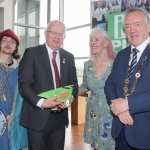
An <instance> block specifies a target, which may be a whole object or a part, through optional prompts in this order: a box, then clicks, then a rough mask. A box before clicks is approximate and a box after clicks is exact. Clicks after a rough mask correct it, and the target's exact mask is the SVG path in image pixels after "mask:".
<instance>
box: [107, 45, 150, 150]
mask: <svg viewBox="0 0 150 150" xmlns="http://www.w3.org/2000/svg"><path fill="white" fill-rule="evenodd" d="M149 50H150V47H149V46H147V47H146V49H145V50H144V52H143V54H142V56H141V58H140V60H139V62H138V63H137V65H136V66H135V69H134V72H133V74H132V76H131V78H130V83H129V90H128V91H129V92H130V91H131V88H132V87H133V83H134V81H135V73H136V72H137V71H138V68H139V66H140V64H141V62H142V60H143V58H144V56H145V55H146V54H147V60H146V61H145V62H144V66H143V68H142V69H141V77H140V78H139V79H138V81H137V84H136V86H135V92H134V93H133V94H132V95H131V96H129V97H128V104H129V112H130V114H131V116H132V118H133V120H134V123H133V125H125V136H126V139H127V142H128V143H129V144H130V145H131V146H133V147H136V148H142V149H150V52H149ZM130 52H131V47H130V46H129V47H127V48H126V49H124V50H122V51H120V52H119V53H118V54H117V56H116V59H115V61H114V66H113V69H112V72H111V74H110V76H109V77H108V79H107V80H106V84H105V93H106V97H107V100H108V104H110V103H111V100H113V99H117V98H124V97H125V96H124V91H123V88H124V85H125V84H124V80H125V78H126V73H127V68H128V63H129V57H130ZM122 127H123V124H122V123H121V122H120V121H119V119H118V117H115V116H114V117H113V127H112V136H113V137H114V138H117V137H118V135H119V134H120V132H121V130H122Z"/></svg>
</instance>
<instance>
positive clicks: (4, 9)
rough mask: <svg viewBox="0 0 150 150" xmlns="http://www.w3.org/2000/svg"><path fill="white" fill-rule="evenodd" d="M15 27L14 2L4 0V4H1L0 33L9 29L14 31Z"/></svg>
mask: <svg viewBox="0 0 150 150" xmlns="http://www.w3.org/2000/svg"><path fill="white" fill-rule="evenodd" d="M1 19H2V20H1ZM13 26H14V8H13V0H4V1H3V2H1V3H0V32H1V31H2V30H5V29H8V28H10V29H12V30H13Z"/></svg>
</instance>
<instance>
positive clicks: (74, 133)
mask: <svg viewBox="0 0 150 150" xmlns="http://www.w3.org/2000/svg"><path fill="white" fill-rule="evenodd" d="M69 120H70V121H71V111H70V109H69ZM83 130H84V124H80V125H75V124H71V123H70V124H69V127H68V128H66V138H65V148H64V150H90V149H91V148H90V145H89V144H85V143H84V138H83Z"/></svg>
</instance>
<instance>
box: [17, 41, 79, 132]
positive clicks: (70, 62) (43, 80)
mask: <svg viewBox="0 0 150 150" xmlns="http://www.w3.org/2000/svg"><path fill="white" fill-rule="evenodd" d="M59 52H60V76H61V86H66V85H72V84H73V85H74V86H73V96H74V97H76V95H77V92H78V83H77V76H76V68H75V63H74V56H73V55H72V54H71V53H69V52H67V51H65V50H63V49H60V50H59ZM64 60H65V63H63V62H64ZM52 89H54V83H53V77H52V71H51V66H50V60H49V56H48V52H47V48H46V46H45V44H44V45H39V46H37V47H31V48H27V49H26V50H25V53H24V56H23V58H22V60H21V62H20V64H19V91H20V94H21V96H22V97H23V98H24V99H25V100H24V102H23V106H22V112H21V118H20V124H21V125H23V126H25V127H27V128H30V129H33V130H35V131H41V130H43V129H44V127H45V125H46V123H47V121H48V118H49V115H50V111H51V109H44V110H42V109H41V108H39V107H37V106H36V104H37V102H38V101H39V99H40V97H38V96H37V94H39V93H41V92H45V91H48V90H52ZM62 113H64V115H65V124H66V126H68V124H69V120H68V109H64V111H63V112H62Z"/></svg>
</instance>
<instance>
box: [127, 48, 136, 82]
mask: <svg viewBox="0 0 150 150" xmlns="http://www.w3.org/2000/svg"><path fill="white" fill-rule="evenodd" d="M138 52H139V51H138V50H137V49H136V48H134V49H132V61H131V64H130V67H129V69H128V79H129V78H130V77H131V75H132V73H133V71H134V67H135V65H136V63H137V53H138Z"/></svg>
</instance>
